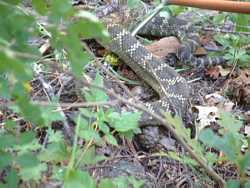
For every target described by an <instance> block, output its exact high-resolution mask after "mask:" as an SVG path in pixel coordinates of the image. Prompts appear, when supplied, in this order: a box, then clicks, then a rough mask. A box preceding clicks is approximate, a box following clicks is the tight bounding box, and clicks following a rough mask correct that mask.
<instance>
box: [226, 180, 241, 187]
mask: <svg viewBox="0 0 250 188" xmlns="http://www.w3.org/2000/svg"><path fill="white" fill-rule="evenodd" d="M239 187H240V182H239V181H238V180H229V181H227V188H239Z"/></svg>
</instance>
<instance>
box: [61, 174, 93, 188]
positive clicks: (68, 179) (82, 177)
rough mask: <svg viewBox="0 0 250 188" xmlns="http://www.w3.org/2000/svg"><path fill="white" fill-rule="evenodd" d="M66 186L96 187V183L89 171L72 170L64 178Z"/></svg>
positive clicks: (77, 187) (76, 187) (79, 187)
mask: <svg viewBox="0 0 250 188" xmlns="http://www.w3.org/2000/svg"><path fill="white" fill-rule="evenodd" d="M63 187H64V188H73V187H74V188H96V183H95V182H94V180H93V179H92V178H91V177H90V175H89V174H88V173H87V172H84V171H80V170H71V171H69V173H68V174H66V176H65V178H64V186H63Z"/></svg>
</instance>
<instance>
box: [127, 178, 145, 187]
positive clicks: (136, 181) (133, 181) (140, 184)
mask: <svg viewBox="0 0 250 188" xmlns="http://www.w3.org/2000/svg"><path fill="white" fill-rule="evenodd" d="M128 181H129V183H131V184H132V185H133V188H140V187H143V185H144V180H139V179H136V178H135V177H133V176H129V177H128Z"/></svg>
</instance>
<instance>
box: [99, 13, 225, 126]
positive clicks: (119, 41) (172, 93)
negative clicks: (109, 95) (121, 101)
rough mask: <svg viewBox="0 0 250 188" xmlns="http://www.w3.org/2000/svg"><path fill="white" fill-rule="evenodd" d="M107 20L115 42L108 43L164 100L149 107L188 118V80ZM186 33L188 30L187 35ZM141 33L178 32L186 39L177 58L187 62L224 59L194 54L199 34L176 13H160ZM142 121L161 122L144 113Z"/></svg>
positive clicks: (200, 63)
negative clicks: (203, 57) (175, 16)
mask: <svg viewBox="0 0 250 188" xmlns="http://www.w3.org/2000/svg"><path fill="white" fill-rule="evenodd" d="M99 15H100V14H99ZM102 16H103V15H102ZM105 24H106V26H107V29H108V32H109V34H110V38H111V42H110V43H109V45H105V47H106V48H108V49H109V50H110V51H112V52H113V53H115V54H116V55H118V56H119V58H120V59H122V60H123V62H124V63H126V64H127V65H128V66H129V67H130V68H131V69H132V70H133V71H134V72H135V73H136V74H137V75H138V76H139V77H140V78H141V79H142V80H143V81H144V82H146V83H147V84H148V85H149V86H150V87H152V88H153V90H154V91H155V92H156V93H157V94H158V95H159V97H160V100H158V101H156V102H153V103H146V104H145V105H146V107H147V108H148V110H149V111H151V112H155V113H158V114H159V113H160V112H166V111H168V112H172V113H174V114H175V115H178V116H180V117H182V118H185V117H186V115H187V111H188V106H189V102H188V101H189V100H188V99H189V93H190V88H189V86H188V84H187V82H186V80H185V79H184V78H183V77H181V76H180V75H179V74H178V73H177V72H176V71H175V70H174V69H173V68H171V67H170V66H168V65H167V64H166V63H164V62H163V61H162V60H159V59H157V58H155V57H154V56H153V55H152V53H150V52H149V51H148V50H147V49H146V48H145V47H144V46H143V45H142V44H141V43H140V42H139V41H138V40H137V39H136V38H135V37H133V36H132V35H131V33H130V32H128V31H127V30H126V29H124V28H123V27H122V26H121V25H119V24H114V23H112V20H111V21H110V20H109V21H108V22H107V21H106V22H105ZM190 31H191V32H190ZM189 32H190V33H189ZM183 33H185V34H184V35H183ZM187 33H188V34H187ZM139 34H140V35H151V36H160V37H162V36H169V35H174V36H177V37H178V38H180V39H181V40H182V41H184V42H183V44H182V45H181V47H180V48H179V49H178V51H177V54H176V56H177V58H178V59H179V60H180V61H181V62H183V63H186V62H191V63H192V64H193V65H194V66H197V67H198V66H199V67H204V66H205V65H211V64H214V63H215V64H217V63H219V62H221V61H223V59H221V58H205V59H201V58H195V57H194V56H193V55H192V53H193V52H194V51H195V50H196V49H197V47H198V46H199V45H200V44H199V37H198V36H197V34H194V33H193V32H192V27H190V26H189V25H188V24H187V22H186V21H184V20H180V19H177V18H174V17H173V18H170V19H166V18H165V17H161V16H156V17H155V18H154V19H152V20H151V21H150V22H149V23H148V24H147V25H146V26H145V27H144V28H143V29H141V30H140V31H139ZM183 36H184V37H183ZM140 124H141V125H145V124H150V125H152V124H157V122H156V121H155V120H153V119H152V117H150V116H148V115H147V114H146V113H144V114H143V115H142V118H141V120H140Z"/></svg>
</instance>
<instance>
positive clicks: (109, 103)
mask: <svg viewBox="0 0 250 188" xmlns="http://www.w3.org/2000/svg"><path fill="white" fill-rule="evenodd" d="M33 102H34V103H35V104H38V105H41V106H49V105H52V106H53V105H54V106H61V107H62V108H64V109H62V110H65V109H70V108H83V107H85V108H86V107H100V106H115V105H116V104H117V102H118V100H112V101H100V102H78V103H57V104H53V103H51V102H47V101H33Z"/></svg>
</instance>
